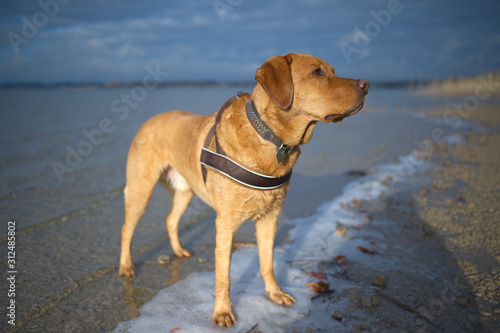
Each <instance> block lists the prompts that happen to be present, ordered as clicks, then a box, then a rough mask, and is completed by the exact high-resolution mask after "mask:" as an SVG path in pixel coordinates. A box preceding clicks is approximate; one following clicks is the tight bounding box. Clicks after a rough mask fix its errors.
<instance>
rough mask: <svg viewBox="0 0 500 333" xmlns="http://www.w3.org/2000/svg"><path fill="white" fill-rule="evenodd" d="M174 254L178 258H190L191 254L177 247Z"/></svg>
mask: <svg viewBox="0 0 500 333" xmlns="http://www.w3.org/2000/svg"><path fill="white" fill-rule="evenodd" d="M174 253H175V255H176V256H178V257H180V258H191V256H192V254H191V252H189V251H188V250H186V249H185V248H183V247H179V248H178V249H174Z"/></svg>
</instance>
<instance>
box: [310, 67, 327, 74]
mask: <svg viewBox="0 0 500 333" xmlns="http://www.w3.org/2000/svg"><path fill="white" fill-rule="evenodd" d="M312 73H313V74H314V75H317V76H325V72H324V71H323V70H322V69H321V68H317V69H315V70H314V71H313V72H312Z"/></svg>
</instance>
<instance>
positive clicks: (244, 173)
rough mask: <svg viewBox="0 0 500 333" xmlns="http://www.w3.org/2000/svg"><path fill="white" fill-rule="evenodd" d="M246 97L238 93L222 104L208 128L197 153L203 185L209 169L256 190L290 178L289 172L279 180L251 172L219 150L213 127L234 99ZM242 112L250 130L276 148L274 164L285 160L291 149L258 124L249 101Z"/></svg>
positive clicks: (268, 187)
mask: <svg viewBox="0 0 500 333" xmlns="http://www.w3.org/2000/svg"><path fill="white" fill-rule="evenodd" d="M243 95H248V94H245V93H241V92H238V94H237V95H236V96H233V97H232V98H230V99H229V100H228V101H226V103H224V105H223V106H222V107H221V109H220V110H219V112H218V113H217V117H216V118H215V123H214V125H213V126H212V128H211V129H210V131H209V132H208V134H207V137H206V139H205V144H204V145H203V148H202V150H201V156H200V163H201V170H202V174H203V180H204V181H205V182H206V178H207V169H206V168H210V169H212V170H215V171H217V172H219V173H221V174H223V175H224V176H226V177H229V178H231V179H233V180H235V181H236V182H238V183H240V184H242V185H245V186H248V187H251V188H255V189H259V190H271V189H275V188H278V187H281V186H283V185H285V184H286V183H287V182H288V181H289V180H290V177H291V176H292V171H290V172H289V173H287V174H286V175H283V176H281V177H273V176H268V175H263V174H261V173H258V172H255V171H252V170H250V169H248V168H246V167H244V166H242V165H240V164H239V163H237V162H235V161H233V160H232V159H230V158H229V157H227V156H226V153H225V152H224V150H223V149H222V147H221V146H220V144H219V140H218V139H217V131H216V128H217V124H218V123H219V122H220V119H221V118H222V114H223V112H224V110H225V109H227V107H229V106H230V105H231V104H232V103H233V102H234V101H235V100H236V99H238V98H240V96H243ZM245 109H246V113H247V116H248V120H249V121H250V123H251V124H252V126H253V128H254V129H255V131H256V132H257V133H259V135H260V136H261V137H262V138H263V139H265V140H267V141H270V142H272V143H274V144H275V145H276V146H277V147H278V149H277V151H276V159H277V161H278V164H279V163H281V162H282V161H283V160H284V159H285V157H286V156H287V155H288V154H289V153H290V152H292V150H293V149H294V148H295V147H290V146H287V145H285V144H283V141H282V140H281V139H279V138H278V137H277V136H276V135H275V134H274V133H273V131H272V130H271V129H270V128H269V126H268V125H267V124H266V123H265V122H264V121H262V119H261V118H260V115H259V113H258V112H257V110H256V109H255V105H254V103H253V102H252V101H251V99H249V100H248V103H247V105H246V108H245ZM213 138H215V147H216V152H213V151H211V150H209V149H208V147H209V145H210V143H211V142H212V139H213Z"/></svg>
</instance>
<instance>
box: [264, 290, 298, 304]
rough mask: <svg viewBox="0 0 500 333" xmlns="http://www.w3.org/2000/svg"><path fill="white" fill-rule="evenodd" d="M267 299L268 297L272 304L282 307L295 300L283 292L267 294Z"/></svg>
mask: <svg viewBox="0 0 500 333" xmlns="http://www.w3.org/2000/svg"><path fill="white" fill-rule="evenodd" d="M267 297H269V298H270V299H271V300H272V301H273V302H275V303H278V304H282V305H291V304H293V303H295V298H293V297H292V296H290V295H288V294H287V293H286V292H284V291H283V290H281V289H280V290H277V291H274V292H268V293H267Z"/></svg>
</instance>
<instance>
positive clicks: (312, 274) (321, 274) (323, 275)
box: [309, 272, 327, 279]
mask: <svg viewBox="0 0 500 333" xmlns="http://www.w3.org/2000/svg"><path fill="white" fill-rule="evenodd" d="M309 275H310V276H311V277H313V278H315V279H326V278H327V276H326V274H325V273H320V272H318V273H315V272H311V273H309Z"/></svg>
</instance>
